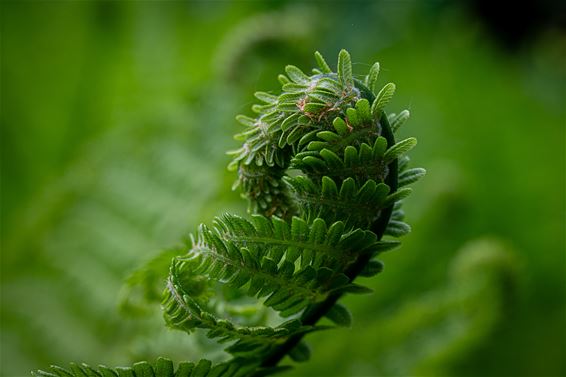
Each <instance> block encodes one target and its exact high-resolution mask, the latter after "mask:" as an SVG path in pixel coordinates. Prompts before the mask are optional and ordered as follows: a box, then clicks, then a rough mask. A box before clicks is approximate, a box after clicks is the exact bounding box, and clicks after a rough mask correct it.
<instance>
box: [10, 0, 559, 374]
mask: <svg viewBox="0 0 566 377" xmlns="http://www.w3.org/2000/svg"><path fill="white" fill-rule="evenodd" d="M487 3H489V2H487ZM536 4H538V5H536ZM551 4H552V3H547V2H538V3H529V6H526V7H525V6H523V7H519V6H517V7H516V8H517V9H516V10H513V9H510V10H508V11H509V12H510V13H505V12H506V11H502V13H501V15H504V16H505V17H499V16H500V14H499V13H497V12H498V11H497V7H494V9H491V11H490V8H489V6H487V7H486V2H485V1H476V2H472V1H467V2H450V1H429V2H417V1H399V2H396V1H375V2H364V1H352V2H338V1H337V2H304V3H297V2H284V1H281V2H278V1H266V2H259V1H257V2H256V1H237V2H228V1H219V2H205V1H198V2H180V1H174V2H114V1H100V2H95V1H76V2H74V1H46V2H42V1H29V2H17V1H3V2H2V3H1V169H2V170H1V173H2V176H1V179H2V181H1V182H2V187H1V198H2V203H1V240H2V250H1V252H2V254H1V256H2V261H1V310H0V314H1V332H0V347H1V349H0V352H1V359H0V373H1V375H3V376H25V375H29V371H30V370H32V369H36V368H46V367H48V366H49V365H50V364H54V363H57V364H66V363H68V362H70V361H79V362H88V363H92V364H99V363H104V364H109V365H128V364H130V363H131V362H133V361H137V360H141V359H149V360H152V359H154V358H155V357H157V356H159V355H164V356H170V357H171V358H173V359H174V360H177V361H179V360H185V359H195V358H199V357H201V356H202V355H203V354H206V355H207V356H210V357H217V358H220V357H221V355H219V354H218V353H217V352H216V351H214V350H213V348H212V346H211V345H210V344H208V343H207V342H204V341H202V339H200V338H198V337H195V339H193V338H189V337H187V336H186V335H184V334H181V333H176V332H173V331H169V330H167V329H165V327H164V326H163V321H162V319H161V318H160V313H159V308H158V307H156V308H155V310H154V311H153V312H152V313H150V314H149V315H146V316H138V317H131V316H130V317H128V316H123V315H121V314H120V313H119V310H118V304H117V303H118V301H119V298H120V295H121V294H123V292H124V291H123V288H122V285H123V282H124V279H125V278H126V277H127V276H128V275H129V274H130V273H131V272H132V271H133V270H134V269H135V268H137V267H138V266H140V265H142V264H143V263H144V262H145V261H147V260H148V259H149V258H151V257H152V256H154V255H156V254H157V253H158V252H159V251H160V250H162V249H164V248H167V247H170V246H172V245H175V244H177V243H178V242H179V240H180V239H181V238H182V237H184V236H186V235H187V234H188V233H189V232H190V231H192V230H194V229H195V227H196V226H197V224H198V223H200V222H209V221H210V220H211V219H212V217H213V216H214V215H218V214H221V213H223V212H235V213H240V214H243V213H244V212H245V203H244V202H243V201H242V200H240V199H239V197H238V194H237V193H234V192H231V191H230V186H231V183H232V181H233V180H234V178H235V177H234V176H233V175H232V174H230V173H228V172H227V171H226V169H225V166H226V164H227V162H228V157H227V156H226V155H225V154H224V152H225V151H226V150H228V149H232V148H233V147H235V146H236V145H237V144H236V142H235V141H233V140H232V134H234V133H235V132H236V131H238V130H239V127H238V126H237V124H236V122H235V121H234V116H235V115H236V114H238V113H245V114H249V113H251V111H250V105H251V104H252V103H253V97H252V93H253V92H254V91H256V90H265V91H270V90H277V89H278V86H279V85H278V83H277V80H276V75H277V74H278V73H280V72H282V71H283V68H284V66H285V65H286V64H294V65H297V66H299V67H300V68H302V69H304V70H308V69H309V68H310V67H313V66H314V59H313V57H312V53H313V52H314V51H315V50H319V51H321V52H322V53H323V55H325V56H326V58H327V60H328V61H329V62H331V61H332V62H334V61H335V57H336V56H337V53H338V51H339V50H340V49H341V48H346V49H348V50H349V51H350V53H351V55H352V58H353V62H354V69H355V73H357V74H359V75H363V74H366V73H367V71H368V70H369V67H370V64H371V63H373V62H374V61H379V62H380V63H381V66H382V73H381V78H380V82H381V83H382V84H385V83H387V82H389V81H394V82H395V83H396V84H397V88H398V89H397V94H396V96H395V98H394V100H393V101H392V103H391V104H390V105H389V107H388V110H389V111H391V112H399V111H400V110H402V109H404V108H408V109H409V110H410V111H411V113H412V119H411V120H410V121H409V122H408V123H407V125H406V126H404V127H405V128H404V129H403V130H402V131H401V134H402V136H408V135H415V136H416V137H417V138H418V139H419V145H418V147H417V148H416V149H415V151H414V152H413V153H412V158H413V161H415V165H416V166H423V167H425V168H426V169H427V170H428V174H427V176H426V177H425V179H423V181H422V182H419V183H418V184H417V185H415V192H414V194H413V195H412V196H411V197H410V198H409V200H408V201H407V203H406V204H405V206H406V212H407V220H408V222H409V223H411V225H412V227H413V232H412V233H411V234H410V235H408V236H406V237H405V239H404V241H403V247H402V248H401V249H398V250H395V251H393V252H391V253H390V254H387V255H385V256H384V257H383V261H384V262H385V264H386V269H385V271H384V272H383V274H381V275H379V276H378V277H376V278H375V279H373V280H371V281H368V282H367V284H369V285H370V286H372V287H373V288H374V289H375V293H374V294H373V295H371V296H357V297H347V298H346V300H345V301H346V303H347V304H348V306H349V307H350V308H351V310H352V312H353V313H354V321H355V322H354V324H353V327H352V328H351V329H340V330H333V331H332V332H321V333H316V334H313V335H312V336H310V337H309V339H310V345H311V346H312V349H313V356H312V359H311V361H309V362H307V363H305V364H300V365H297V366H296V368H295V369H294V370H293V371H291V372H289V373H288V374H287V375H288V376H409V375H423V376H424V375H426V376H440V375H446V376H559V375H561V376H564V375H566V307H565V303H566V282H565V277H566V259H565V258H566V250H565V229H566V224H565V215H566V207H565V197H566V194H565V193H566V188H565V174H566V173H565V172H566V166H565V141H566V137H565V127H566V33H565V29H564V23H563V21H564V17H563V16H564V13H561V12H560V11H559V10H558V9H554V8H553V7H552V5H551ZM488 5H489V4H488ZM519 8H521V9H519ZM531 8H532V9H531ZM515 11H516V13H513V12H515ZM560 15H562V19H560ZM507 16H509V17H507ZM561 21H562V24H561ZM560 25H562V26H560ZM215 352H216V353H215Z"/></svg>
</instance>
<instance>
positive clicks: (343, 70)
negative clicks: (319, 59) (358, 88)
mask: <svg viewBox="0 0 566 377" xmlns="http://www.w3.org/2000/svg"><path fill="white" fill-rule="evenodd" d="M338 79H339V80H340V83H341V84H342V86H343V87H344V88H346V89H351V88H353V87H354V77H353V76H352V60H351V58H350V54H349V53H348V51H346V50H341V51H340V54H339V55H338Z"/></svg>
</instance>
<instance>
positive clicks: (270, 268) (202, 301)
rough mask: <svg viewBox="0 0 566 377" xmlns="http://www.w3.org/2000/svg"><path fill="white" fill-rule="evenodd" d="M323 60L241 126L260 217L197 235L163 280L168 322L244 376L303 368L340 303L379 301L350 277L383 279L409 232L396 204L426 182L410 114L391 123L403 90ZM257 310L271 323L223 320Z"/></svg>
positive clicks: (286, 81) (236, 159)
mask: <svg viewBox="0 0 566 377" xmlns="http://www.w3.org/2000/svg"><path fill="white" fill-rule="evenodd" d="M315 58H316V61H317V63H318V66H319V68H317V69H314V70H313V74H312V75H309V74H307V73H305V72H303V71H302V70H301V69H299V68H298V67H295V66H292V65H288V66H286V67H285V74H282V75H280V76H279V81H280V82H281V84H282V92H281V93H280V94H278V95H275V94H271V93H265V92H258V93H256V95H255V96H256V98H257V99H258V100H259V101H261V103H260V104H256V105H254V106H252V110H253V111H254V112H255V113H256V114H257V115H256V116H255V117H250V116H244V115H240V116H238V117H237V118H236V119H237V120H238V122H239V123H241V124H242V125H243V126H244V130H243V131H242V132H241V133H239V134H238V135H236V139H237V140H238V141H240V142H242V146H241V147H240V148H238V149H236V150H234V151H232V152H229V154H230V155H231V156H232V158H233V159H232V162H231V163H230V165H229V168H230V169H231V170H235V171H236V172H237V174H238V178H237V180H236V182H235V184H234V188H239V189H240V190H241V193H242V196H243V197H245V198H246V199H247V200H248V203H249V212H250V213H251V219H249V220H248V219H245V218H243V217H240V216H236V215H231V214H226V215H224V216H222V217H218V218H216V219H215V220H214V222H213V226H212V227H208V226H206V225H204V224H203V225H201V226H200V227H199V229H198V231H197V232H196V234H195V235H194V236H191V241H190V243H188V244H187V245H186V246H185V247H184V248H183V250H181V252H180V253H177V256H175V257H174V259H173V261H172V264H171V267H170V271H169V277H168V278H167V282H166V288H165V292H164V295H163V301H162V307H163V310H164V318H165V321H166V323H167V324H168V325H169V326H170V327H172V328H174V329H177V330H182V331H185V332H187V333H191V332H193V331H194V330H196V329H201V330H204V331H205V333H206V335H207V336H208V337H209V338H212V339H216V340H217V341H218V342H228V343H229V344H228V346H227V348H226V349H225V351H226V352H228V353H229V354H231V355H232V357H233V359H232V361H230V362H229V363H227V364H221V365H223V367H222V368H224V366H226V369H225V370H226V371H228V370H231V369H230V368H231V367H232V365H234V364H233V363H236V364H241V365H242V366H243V369H241V370H239V369H238V371H237V373H242V374H241V375H259V374H261V373H264V372H266V371H271V370H277V369H270V368H274V367H276V366H277V364H278V362H279V361H280V360H281V359H282V358H283V357H284V356H286V355H289V356H291V358H293V359H294V360H295V361H304V360H306V359H308V356H309V352H310V351H309V349H308V346H307V345H306V344H305V343H304V342H303V341H302V338H303V336H304V335H305V334H307V333H309V332H312V331H316V330H320V329H324V328H326V327H321V326H318V325H317V322H318V320H319V319H320V318H322V317H323V316H326V317H327V318H329V319H330V320H331V321H333V322H334V323H335V324H337V325H339V326H349V324H350V322H351V314H350V313H349V311H348V310H347V309H346V308H345V307H343V306H342V305H340V304H339V303H338V302H337V301H338V300H339V298H340V297H341V296H342V295H343V294H344V293H368V292H370V291H371V290H370V289H368V288H366V287H363V286H360V285H357V284H355V283H354V279H355V278H356V277H357V276H359V275H361V276H373V275H375V274H377V273H379V272H381V270H382V269H383V265H382V264H381V262H379V261H378V260H376V259H375V257H376V256H377V255H379V253H381V252H383V251H386V250H390V249H393V248H395V247H397V246H398V245H399V242H398V241H396V240H382V239H381V238H382V237H383V236H384V235H391V236H395V237H398V236H401V235H404V234H406V233H408V232H409V231H410V227H409V226H408V225H407V224H405V223H404V222H403V221H402V220H403V216H404V214H403V211H402V210H401V202H402V200H403V199H404V198H405V197H407V196H408V195H409V194H410V193H411V189H410V188H408V187H405V186H407V185H408V184H410V183H413V182H415V181H416V180H418V179H419V178H420V177H421V176H423V175H424V173H425V171H424V169H420V168H413V169H409V168H408V157H406V156H405V154H406V153H407V152H408V151H409V150H410V149H412V148H413V147H414V146H415V145H416V139H415V138H407V139H404V140H401V141H399V142H395V138H394V134H393V132H394V131H395V130H396V129H398V128H399V126H400V125H401V124H402V123H403V122H404V121H405V120H406V119H407V118H408V116H409V113H408V112H407V111H402V112H401V113H399V115H391V116H386V114H385V112H384V109H385V106H386V105H387V104H388V102H389V101H390V99H391V97H392V96H393V94H394V92H395V85H394V84H392V83H389V84H386V85H385V86H384V87H383V88H381V89H379V90H378V87H377V79H378V73H379V64H377V63H376V64H374V65H373V66H372V68H371V70H370V72H369V75H368V76H367V78H366V80H365V81H364V82H362V81H360V80H358V79H356V78H355V77H354V76H353V72H352V64H351V59H350V55H349V54H348V53H347V52H346V51H345V50H342V51H341V52H340V54H339V57H338V63H337V73H333V72H332V70H331V68H330V66H329V65H328V63H326V61H325V60H324V58H323V57H322V55H321V54H320V53H318V52H317V53H315ZM389 120H391V122H392V123H393V126H392V125H390V123H389ZM250 300H251V301H250ZM258 301H259V302H258ZM250 302H255V303H256V304H260V305H261V306H263V310H265V311H267V312H269V313H271V314H272V315H271V316H270V323H259V322H257V323H253V321H252V322H250V321H247V322H246V323H242V321H241V318H239V316H238V315H237V314H234V313H233V312H230V311H228V310H226V307H237V306H239V305H244V306H245V305H248V304H249V303H250ZM288 317H290V319H288V320H285V318H288ZM201 363H202V362H201ZM205 363H206V362H205ZM144 365H145V364H144ZM199 365H200V364H199ZM203 365H204V364H203ZM206 365H208V366H210V364H206ZM250 365H251V366H252V367H250V369H246V368H247V367H248V366H250ZM215 368H219V367H215ZM262 368H263V369H262ZM265 368H267V369H265ZM204 369H206V368H204V367H203V370H204ZM147 371H148V373H149V369H147ZM218 371H220V369H218ZM222 371H224V369H222ZM136 373H137V372H136ZM144 373H145V372H144ZM206 373H209V370H208V369H207V372H206ZM210 373H212V369H211V370H210ZM214 373H215V374H212V375H215V376H216V375H223V374H222V373H224V372H214ZM147 375H152V374H147ZM200 375H202V376H206V375H207V374H199V376H200ZM236 375H240V374H236ZM136 376H137V375H136ZM167 376H168V375H167ZM175 376H176V375H175Z"/></svg>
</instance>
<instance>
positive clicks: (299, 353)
mask: <svg viewBox="0 0 566 377" xmlns="http://www.w3.org/2000/svg"><path fill="white" fill-rule="evenodd" d="M289 356H290V357H291V359H293V361H296V362H298V363H302V362H305V361H308V360H309V359H310V357H311V350H310V347H309V346H308V345H307V344H306V343H305V342H304V341H301V342H299V343H298V344H297V345H296V346H295V347H293V349H292V350H291V351H290V352H289Z"/></svg>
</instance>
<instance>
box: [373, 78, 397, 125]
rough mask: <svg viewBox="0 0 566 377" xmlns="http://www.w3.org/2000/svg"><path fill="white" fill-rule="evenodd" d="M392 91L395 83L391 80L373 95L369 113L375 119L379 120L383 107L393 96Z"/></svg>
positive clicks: (393, 91)
mask: <svg viewBox="0 0 566 377" xmlns="http://www.w3.org/2000/svg"><path fill="white" fill-rule="evenodd" d="M394 93H395V84H393V83H392V82H390V83H389V84H387V85H385V86H384V87H383V88H382V89H381V90H380V91H379V93H377V95H376V96H375V100H374V101H373V104H372V105H371V113H372V115H373V117H374V118H375V119H377V120H379V119H380V118H381V114H382V112H383V109H384V108H385V106H387V104H388V103H389V101H390V100H391V98H392V97H393V94H394Z"/></svg>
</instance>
